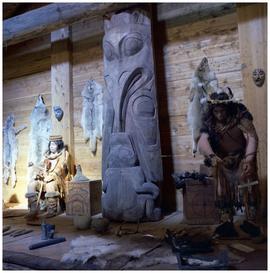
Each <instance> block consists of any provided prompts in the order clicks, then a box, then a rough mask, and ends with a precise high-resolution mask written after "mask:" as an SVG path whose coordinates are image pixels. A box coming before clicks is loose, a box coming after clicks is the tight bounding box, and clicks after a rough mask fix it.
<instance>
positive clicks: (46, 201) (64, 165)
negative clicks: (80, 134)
mask: <svg viewBox="0 0 270 273" xmlns="http://www.w3.org/2000/svg"><path fill="white" fill-rule="evenodd" d="M68 161H69V153H68V151H67V150H66V148H65V146H64V142H63V140H62V137H61V136H50V139H49V149H48V151H47V152H46V153H45V155H44V161H43V164H42V166H41V167H40V172H39V174H38V175H37V176H36V177H35V179H34V180H33V181H31V182H30V183H29V185H28V190H27V193H26V195H25V196H26V198H28V206H29V209H30V212H29V215H28V216H29V218H31V216H33V215H36V214H37V213H38V211H39V210H40V211H41V212H45V213H44V214H43V216H45V217H53V216H55V215H57V213H58V212H59V211H60V210H61V209H63V208H64V198H65V183H66V182H65V181H66V178H67V176H68V165H69V164H68Z"/></svg>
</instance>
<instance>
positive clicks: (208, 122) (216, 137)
mask: <svg viewBox="0 0 270 273" xmlns="http://www.w3.org/2000/svg"><path fill="white" fill-rule="evenodd" d="M208 103H209V108H208V111H207V112H206V113H205V116H204V120H203V121H204V123H203V126H202V128H201V137H200V140H199V142H198V147H199V151H200V152H201V153H202V154H203V155H204V156H205V163H206V165H208V166H212V167H214V168H215V170H216V181H217V185H216V205H217V206H218V208H219V210H220V216H221V221H222V222H226V221H229V222H232V221H233V216H234V213H235V209H240V208H242V207H243V206H244V207H245V212H246V217H247V220H248V221H252V222H255V221H256V217H257V208H258V177H257V163H256V153H257V147H258V137H257V133H256V130H255V127H254V125H253V118H252V115H251V114H250V113H249V111H248V110H247V108H246V107H245V106H244V105H243V104H241V103H239V102H237V101H236V100H234V99H233V97H232V92H225V91H223V92H221V93H213V94H211V95H210V98H209V100H208Z"/></svg>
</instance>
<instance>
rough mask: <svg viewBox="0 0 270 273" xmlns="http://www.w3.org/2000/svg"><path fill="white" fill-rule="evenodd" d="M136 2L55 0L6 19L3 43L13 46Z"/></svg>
mask: <svg viewBox="0 0 270 273" xmlns="http://www.w3.org/2000/svg"><path fill="white" fill-rule="evenodd" d="M133 5H134V3H89V4H88V3H73V4H71V3H70V4H69V3H54V4H50V5H47V6H45V7H41V8H39V9H35V10H32V11H29V12H26V13H24V14H21V15H18V16H15V17H12V18H9V19H6V20H4V22H3V45H4V46H7V45H12V44H17V43H20V42H23V41H25V40H29V39H33V38H35V37H38V36H39V35H44V34H47V33H50V32H52V31H54V30H57V29H59V28H62V27H65V26H68V25H71V24H72V23H74V22H78V21H80V20H83V19H86V18H88V19H89V18H93V20H96V18H98V17H101V16H103V15H104V14H106V13H109V12H113V11H115V10H120V9H125V8H129V7H131V6H133Z"/></svg>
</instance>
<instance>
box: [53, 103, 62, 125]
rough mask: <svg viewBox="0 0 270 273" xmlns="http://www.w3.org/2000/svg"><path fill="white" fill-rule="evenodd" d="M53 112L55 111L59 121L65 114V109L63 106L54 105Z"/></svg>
mask: <svg viewBox="0 0 270 273" xmlns="http://www.w3.org/2000/svg"><path fill="white" fill-rule="evenodd" d="M53 112H54V115H55V118H56V119H57V120H58V121H61V120H62V118H63V116H64V111H63V110H62V108H61V107H60V106H58V105H57V106H54V107H53Z"/></svg>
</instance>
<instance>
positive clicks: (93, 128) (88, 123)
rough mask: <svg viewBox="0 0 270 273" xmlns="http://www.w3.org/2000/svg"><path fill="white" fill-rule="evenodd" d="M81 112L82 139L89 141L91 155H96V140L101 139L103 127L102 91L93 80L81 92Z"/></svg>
mask: <svg viewBox="0 0 270 273" xmlns="http://www.w3.org/2000/svg"><path fill="white" fill-rule="evenodd" d="M82 97H83V111H82V117H81V125H82V128H83V132H84V138H85V140H86V141H89V145H90V150H91V153H92V155H95V154H96V149H97V139H101V138H102V126H103V117H102V112H103V90H102V86H101V85H100V84H98V83H97V82H96V81H94V80H90V81H88V82H87V84H86V86H85V88H84V89H83V91H82Z"/></svg>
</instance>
